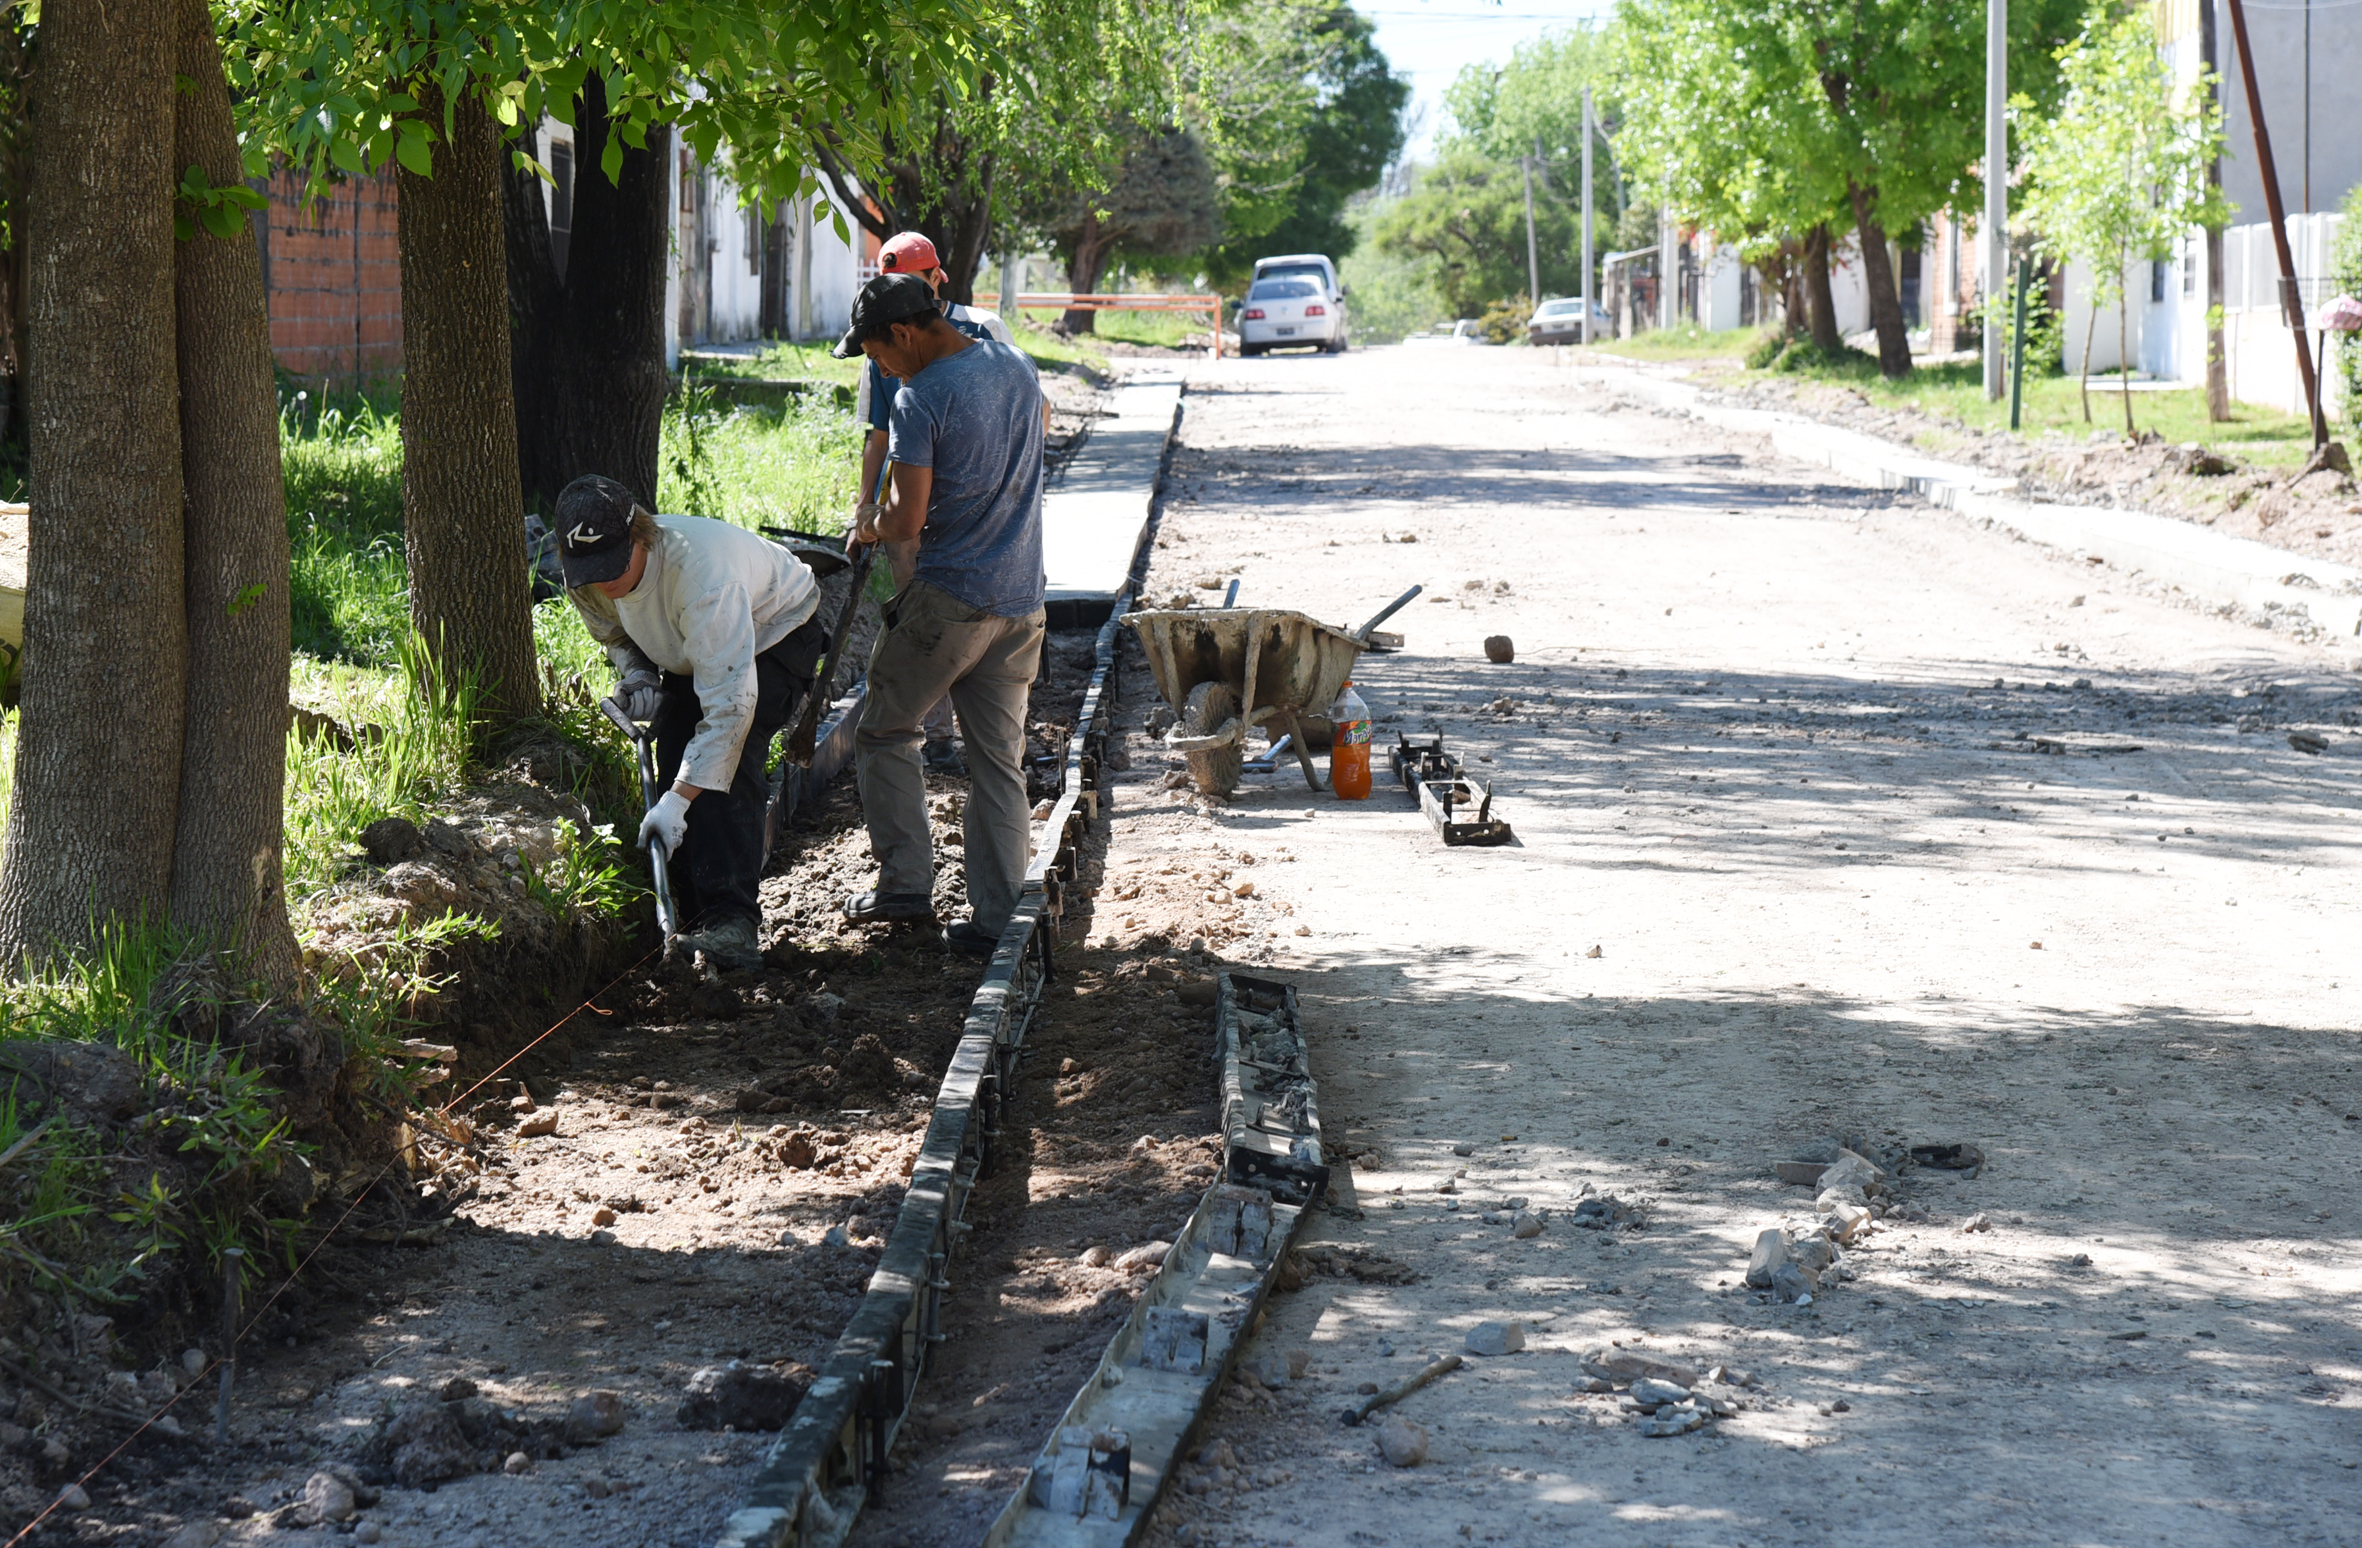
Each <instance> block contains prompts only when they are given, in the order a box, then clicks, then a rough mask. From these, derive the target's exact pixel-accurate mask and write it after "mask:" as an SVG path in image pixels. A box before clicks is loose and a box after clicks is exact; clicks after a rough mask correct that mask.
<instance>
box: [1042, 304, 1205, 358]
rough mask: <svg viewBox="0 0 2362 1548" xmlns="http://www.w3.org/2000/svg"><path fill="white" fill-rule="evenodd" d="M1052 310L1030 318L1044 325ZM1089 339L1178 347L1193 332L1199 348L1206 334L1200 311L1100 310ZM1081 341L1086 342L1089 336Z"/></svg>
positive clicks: (1054, 317)
mask: <svg viewBox="0 0 2362 1548" xmlns="http://www.w3.org/2000/svg"><path fill="white" fill-rule="evenodd" d="M1058 315H1059V314H1058V313H1056V312H1035V313H1033V314H1032V319H1033V320H1036V321H1038V322H1039V323H1040V324H1042V325H1043V326H1045V327H1046V325H1047V324H1048V323H1049V322H1050V321H1052V320H1055V319H1056V318H1057V316H1058ZM1091 327H1092V329H1093V330H1094V332H1093V333H1092V334H1091V335H1090V337H1091V338H1097V339H1103V340H1105V341H1106V342H1108V343H1110V344H1142V345H1148V346H1150V347H1154V348H1162V349H1179V348H1181V341H1182V340H1183V339H1185V338H1187V337H1188V336H1189V335H1191V334H1195V335H1197V337H1198V339H1199V340H1200V347H1201V348H1202V347H1203V340H1204V339H1205V336H1206V318H1205V314H1204V313H1203V312H1101V313H1100V314H1099V315H1098V316H1097V317H1096V318H1095V319H1094V320H1093V321H1092V324H1091ZM1081 342H1083V343H1086V344H1087V343H1088V342H1089V339H1084V340H1082V341H1081Z"/></svg>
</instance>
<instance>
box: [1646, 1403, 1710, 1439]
mask: <svg viewBox="0 0 2362 1548" xmlns="http://www.w3.org/2000/svg"><path fill="white" fill-rule="evenodd" d="M1705 1423H1706V1416H1705V1415H1704V1414H1702V1413H1700V1412H1698V1410H1697V1409H1695V1408H1691V1407H1675V1408H1660V1409H1658V1410H1657V1411H1656V1412H1655V1413H1654V1414H1652V1415H1650V1416H1649V1417H1648V1418H1646V1419H1643V1420H1641V1421H1640V1433H1641V1434H1643V1435H1687V1434H1688V1433H1689V1432H1690V1431H1692V1430H1695V1429H1698V1428H1700V1427H1702V1426H1703V1425H1704V1424H1705Z"/></svg>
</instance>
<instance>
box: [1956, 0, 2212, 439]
mask: <svg viewBox="0 0 2362 1548" xmlns="http://www.w3.org/2000/svg"><path fill="white" fill-rule="evenodd" d="M2201 3H2204V0H2201ZM1984 237H1985V243H1984V246H1985V252H1984V262H1983V263H1981V264H1979V265H1978V266H1977V267H1978V268H1979V269H1980V270H1982V271H1983V272H1982V273H1981V274H1980V275H1979V276H1978V288H1979V289H1980V290H1982V291H1983V292H1984V296H1985V330H1984V331H1985V401H1986V402H1988V403H1999V402H2000V401H2001V374H2002V373H2001V363H2002V355H2001V334H2002V326H2001V318H2002V311H2001V277H2002V274H2003V273H2004V272H2005V271H2006V270H2007V269H2008V267H2009V0H1985V231H1984Z"/></svg>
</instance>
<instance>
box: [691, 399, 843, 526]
mask: <svg viewBox="0 0 2362 1548" xmlns="http://www.w3.org/2000/svg"><path fill="white" fill-rule="evenodd" d="M658 458H659V467H658V474H657V487H656V503H657V506H658V508H659V509H660V510H662V511H664V512H665V513H666V514H668V515H675V516H712V517H717V518H719V519H720V520H723V521H731V522H736V523H737V524H738V525H740V526H742V527H749V528H760V527H764V526H778V527H794V528H797V529H799V530H801V531H805V532H842V531H843V530H844V529H845V524H846V522H847V520H848V519H849V518H850V517H851V515H852V510H853V504H854V500H855V498H856V496H855V494H854V487H855V486H856V485H857V484H859V483H860V481H861V434H860V430H859V428H858V427H857V426H856V425H855V424H854V423H853V416H852V415H850V414H848V413H846V412H845V411H844V410H843V409H841V408H838V407H837V406H836V405H835V404H833V403H821V402H815V401H811V400H802V401H799V402H797V403H795V404H793V405H792V406H789V407H786V408H777V409H774V408H764V407H758V406H755V405H740V406H736V407H733V406H731V405H729V404H725V403H722V402H720V401H718V400H717V398H716V397H715V395H714V394H713V393H712V392H711V391H709V390H708V389H706V388H703V387H700V386H698V385H697V384H696V383H695V382H693V381H692V382H690V383H688V384H686V385H684V386H683V387H682V388H681V389H680V390H679V391H677V392H675V393H674V394H673V395H672V396H671V397H670V398H668V399H666V400H665V408H664V432H663V441H662V446H661V449H660V451H659V453H658Z"/></svg>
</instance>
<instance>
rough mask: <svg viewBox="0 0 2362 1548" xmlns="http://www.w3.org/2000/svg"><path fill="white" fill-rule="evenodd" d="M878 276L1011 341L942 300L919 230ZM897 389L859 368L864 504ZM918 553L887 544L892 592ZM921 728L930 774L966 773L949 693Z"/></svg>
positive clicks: (955, 322)
mask: <svg viewBox="0 0 2362 1548" xmlns="http://www.w3.org/2000/svg"><path fill="white" fill-rule="evenodd" d="M878 272H879V273H880V274H915V275H917V276H918V277H919V278H920V279H922V280H924V281H925V282H926V285H927V288H928V289H929V290H932V291H933V292H935V295H936V298H937V301H938V303H939V304H940V305H941V307H942V309H943V320H944V321H945V322H947V323H949V324H951V326H952V327H953V328H955V329H957V330H958V331H959V332H961V333H964V334H966V335H967V336H968V337H969V338H971V339H991V340H992V341H994V342H995V343H999V344H1008V343H1010V342H1011V340H1010V338H1009V326H1008V324H1006V323H1004V322H1002V321H1001V320H1000V318H999V316H998V315H997V314H995V313H992V312H987V311H984V310H982V309H980V308H978V307H973V306H965V305H963V304H961V303H960V302H957V301H944V300H942V295H943V287H944V286H945V285H947V284H949V283H950V282H951V276H950V274H948V273H946V272H945V270H944V268H943V265H942V262H941V261H940V260H939V259H937V258H936V256H935V244H934V243H932V242H930V241H928V240H927V239H926V238H925V237H923V236H921V235H919V234H918V233H917V232H915V231H905V232H903V233H902V234H901V235H900V236H897V237H895V238H894V239H893V240H891V241H889V242H888V243H886V245H885V246H884V247H881V248H879V249H878ZM901 385H902V384H901V383H900V382H898V381H896V380H895V379H894V378H893V377H890V376H888V375H887V374H886V373H885V371H884V370H883V369H881V368H880V367H879V365H878V363H877V362H876V361H874V360H872V361H870V362H869V363H868V365H867V366H866V367H865V368H864V369H863V370H862V373H861V388H860V400H859V402H858V404H857V405H856V407H855V411H854V412H855V417H857V418H858V419H859V420H860V421H861V423H862V425H863V426H864V427H865V431H866V433H865V434H864V435H863V437H862V442H861V492H860V498H861V499H863V500H867V499H869V498H870V494H871V492H872V491H873V490H875V489H876V488H877V487H878V469H879V468H881V467H883V466H884V465H885V461H886V431H887V421H888V416H889V415H891V414H892V412H893V409H894V390H895V389H896V388H897V387H899V386H901ZM1045 424H1046V421H1045ZM918 554H919V545H918V540H917V539H916V538H913V539H911V540H910V541H909V542H907V543H888V544H887V545H886V565H887V568H889V569H891V570H892V571H893V572H894V585H895V587H896V589H900V588H901V587H903V586H907V585H909V584H910V577H911V575H912V574H913V572H914V571H915V570H916V568H917V565H918ZM922 729H923V730H924V731H925V733H926V740H925V743H924V745H923V747H922V750H921V753H920V756H921V758H922V759H923V760H924V762H925V764H926V767H927V770H928V772H930V773H934V774H965V773H967V772H968V770H967V766H966V765H965V764H964V763H962V762H961V761H960V754H959V749H958V748H957V747H955V746H953V745H952V715H951V699H950V697H949V696H948V695H946V696H945V697H944V698H943V699H942V700H940V701H939V702H938V703H937V704H936V705H935V707H934V708H933V709H931V710H929V711H927V718H926V719H925V721H924V722H922Z"/></svg>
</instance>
